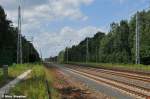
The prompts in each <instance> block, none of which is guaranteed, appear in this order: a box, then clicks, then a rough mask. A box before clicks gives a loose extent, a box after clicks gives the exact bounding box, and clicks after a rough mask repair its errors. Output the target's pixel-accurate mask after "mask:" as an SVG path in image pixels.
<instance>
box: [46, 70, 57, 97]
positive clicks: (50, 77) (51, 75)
mask: <svg viewBox="0 0 150 99" xmlns="http://www.w3.org/2000/svg"><path fill="white" fill-rule="evenodd" d="M45 73H46V79H47V80H48V82H49V87H50V91H51V98H52V99H60V95H59V92H58V90H56V89H55V88H54V86H53V85H54V83H55V81H56V78H55V74H54V71H53V70H52V69H49V68H45Z"/></svg>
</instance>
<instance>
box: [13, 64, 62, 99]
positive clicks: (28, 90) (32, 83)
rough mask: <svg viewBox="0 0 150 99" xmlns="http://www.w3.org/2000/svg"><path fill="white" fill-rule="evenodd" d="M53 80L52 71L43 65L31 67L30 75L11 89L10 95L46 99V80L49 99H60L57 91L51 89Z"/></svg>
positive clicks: (30, 98) (28, 98)
mask: <svg viewBox="0 0 150 99" xmlns="http://www.w3.org/2000/svg"><path fill="white" fill-rule="evenodd" d="M54 79H55V77H54V74H53V72H52V71H48V70H47V69H46V68H45V67H44V66H43V65H33V68H32V72H31V74H30V75H28V77H27V78H26V79H25V80H23V81H22V82H20V83H18V84H17V85H16V86H15V87H14V88H12V89H11V91H10V94H12V95H25V96H27V99H48V89H47V85H46V80H48V83H49V90H50V92H51V98H52V99H60V98H58V97H59V96H58V91H57V90H56V89H55V88H54V87H53V83H54Z"/></svg>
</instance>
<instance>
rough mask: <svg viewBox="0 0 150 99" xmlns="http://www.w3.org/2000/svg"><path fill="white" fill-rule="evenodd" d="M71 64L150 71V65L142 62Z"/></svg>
mask: <svg viewBox="0 0 150 99" xmlns="http://www.w3.org/2000/svg"><path fill="white" fill-rule="evenodd" d="M70 63H71V64H81V65H89V66H91V67H105V68H121V69H128V70H139V71H150V65H142V64H139V65H137V64H112V63H80V62H70Z"/></svg>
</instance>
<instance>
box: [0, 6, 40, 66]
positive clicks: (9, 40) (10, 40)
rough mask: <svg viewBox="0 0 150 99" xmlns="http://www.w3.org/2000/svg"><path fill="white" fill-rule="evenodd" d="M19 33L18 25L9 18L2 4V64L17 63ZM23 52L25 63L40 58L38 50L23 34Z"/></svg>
mask: <svg viewBox="0 0 150 99" xmlns="http://www.w3.org/2000/svg"><path fill="white" fill-rule="evenodd" d="M17 35H18V29H17V27H14V26H13V23H12V21H10V20H8V19H7V15H6V13H5V11H4V9H3V8H2V6H0V65H3V64H12V63H16V61H17V39H18V38H17ZM22 52H23V62H24V63H25V62H35V61H39V60H40V58H39V54H38V52H37V51H36V49H35V48H34V46H33V45H32V43H31V42H29V41H27V40H26V38H25V37H24V36H22Z"/></svg>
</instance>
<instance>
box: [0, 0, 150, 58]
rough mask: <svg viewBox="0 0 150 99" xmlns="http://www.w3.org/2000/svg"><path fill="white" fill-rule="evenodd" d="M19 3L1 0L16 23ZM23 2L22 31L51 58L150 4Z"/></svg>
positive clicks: (140, 0) (123, 0)
mask: <svg viewBox="0 0 150 99" xmlns="http://www.w3.org/2000/svg"><path fill="white" fill-rule="evenodd" d="M18 4H19V0H0V5H2V6H3V8H4V9H5V11H6V13H7V17H8V19H10V20H12V21H13V22H14V26H17V6H18ZM21 4H22V17H23V18H22V21H23V24H22V30H23V31H22V34H23V35H25V36H26V38H27V39H28V40H30V38H31V37H34V46H35V47H36V49H37V50H38V51H40V50H41V51H42V54H43V57H50V56H55V55H57V54H58V52H59V51H61V50H63V49H64V48H65V47H66V46H68V47H70V46H72V45H75V44H78V43H79V42H80V41H81V40H83V39H85V37H92V36H93V35H94V34H95V33H96V32H97V31H102V32H107V31H109V24H110V23H112V22H114V21H115V22H118V21H119V20H121V19H130V17H131V16H132V15H133V14H134V13H135V12H136V11H137V10H142V9H145V8H148V7H150V0H22V1H21ZM70 40H71V41H70Z"/></svg>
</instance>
